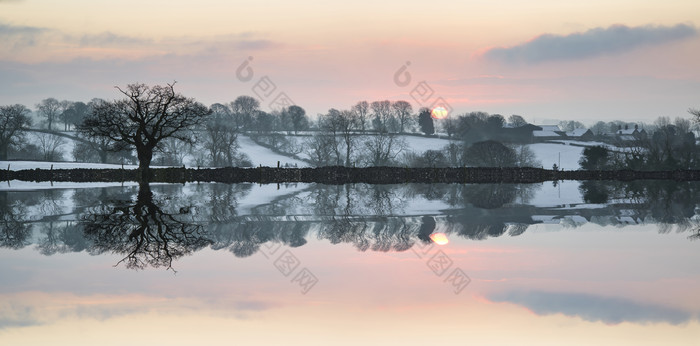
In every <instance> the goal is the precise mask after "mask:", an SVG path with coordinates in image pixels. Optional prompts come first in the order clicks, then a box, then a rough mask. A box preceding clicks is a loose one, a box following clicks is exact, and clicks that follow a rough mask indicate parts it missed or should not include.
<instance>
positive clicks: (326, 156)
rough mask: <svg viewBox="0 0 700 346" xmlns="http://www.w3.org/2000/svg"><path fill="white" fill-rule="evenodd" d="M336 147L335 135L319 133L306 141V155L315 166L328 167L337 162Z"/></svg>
mask: <svg viewBox="0 0 700 346" xmlns="http://www.w3.org/2000/svg"><path fill="white" fill-rule="evenodd" d="M334 145H335V139H334V138H333V135H330V134H328V133H325V132H318V133H316V134H314V135H313V136H312V137H311V138H309V139H307V140H306V153H307V154H308V155H309V158H310V159H311V162H312V163H313V164H314V165H315V166H326V165H329V164H333V163H334V162H335V161H334V160H333V156H334V155H333V154H334V150H333V146H334Z"/></svg>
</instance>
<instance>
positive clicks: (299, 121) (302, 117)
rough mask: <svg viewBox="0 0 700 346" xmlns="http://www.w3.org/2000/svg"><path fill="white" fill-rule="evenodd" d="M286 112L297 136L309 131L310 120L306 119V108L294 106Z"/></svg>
mask: <svg viewBox="0 0 700 346" xmlns="http://www.w3.org/2000/svg"><path fill="white" fill-rule="evenodd" d="M285 111H286V113H287V114H288V115H289V118H290V121H291V123H292V128H293V129H294V134H295V135H296V134H297V133H298V132H299V131H303V130H307V129H308V128H309V119H308V118H307V117H306V110H304V108H301V107H299V106H297V105H292V106H289V107H288V108H287V109H286V110H285Z"/></svg>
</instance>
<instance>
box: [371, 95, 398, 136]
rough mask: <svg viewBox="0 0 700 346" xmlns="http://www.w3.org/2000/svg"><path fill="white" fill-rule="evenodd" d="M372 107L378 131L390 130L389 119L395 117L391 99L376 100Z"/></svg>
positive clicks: (374, 124) (374, 123)
mask: <svg viewBox="0 0 700 346" xmlns="http://www.w3.org/2000/svg"><path fill="white" fill-rule="evenodd" d="M371 107H372V112H373V113H374V119H373V120H372V125H373V126H374V129H375V130H377V131H388V125H389V121H390V119H391V118H392V117H393V115H392V114H391V113H392V111H391V102H390V101H389V100H384V101H374V102H372V104H371Z"/></svg>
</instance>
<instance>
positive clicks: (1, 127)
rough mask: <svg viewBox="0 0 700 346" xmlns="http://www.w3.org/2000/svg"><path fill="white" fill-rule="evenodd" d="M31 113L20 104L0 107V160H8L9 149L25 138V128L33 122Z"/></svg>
mask: <svg viewBox="0 0 700 346" xmlns="http://www.w3.org/2000/svg"><path fill="white" fill-rule="evenodd" d="M29 113H30V111H29V109H27V107H25V106H23V105H20V104H16V105H11V106H1V107H0V160H7V151H8V150H9V149H11V148H15V147H17V146H19V145H20V143H21V142H22V140H23V139H24V134H25V132H24V128H25V127H28V126H31V124H32V120H31V118H29Z"/></svg>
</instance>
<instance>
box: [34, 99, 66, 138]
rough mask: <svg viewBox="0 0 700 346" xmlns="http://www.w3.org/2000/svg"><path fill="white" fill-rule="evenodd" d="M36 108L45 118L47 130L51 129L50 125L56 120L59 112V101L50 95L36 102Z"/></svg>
mask: <svg viewBox="0 0 700 346" xmlns="http://www.w3.org/2000/svg"><path fill="white" fill-rule="evenodd" d="M36 108H37V111H38V112H39V115H40V116H42V117H44V118H46V122H47V124H48V127H49V130H51V126H52V125H53V123H54V122H56V121H58V116H59V115H60V114H61V102H59V101H58V100H56V99H55V98H53V97H50V98H47V99H43V100H41V102H39V103H37V104H36Z"/></svg>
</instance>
